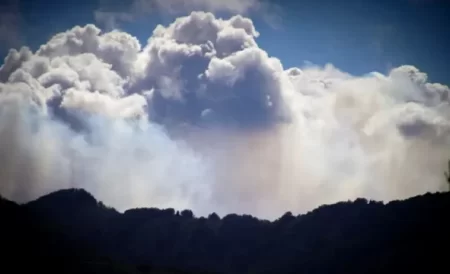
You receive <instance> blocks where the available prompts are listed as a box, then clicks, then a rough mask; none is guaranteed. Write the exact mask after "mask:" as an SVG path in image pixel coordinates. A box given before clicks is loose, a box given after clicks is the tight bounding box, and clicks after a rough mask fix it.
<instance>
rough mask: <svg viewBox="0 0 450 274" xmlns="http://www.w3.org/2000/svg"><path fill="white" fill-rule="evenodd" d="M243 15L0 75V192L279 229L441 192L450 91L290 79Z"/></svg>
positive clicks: (61, 50) (97, 39) (73, 52)
mask: <svg viewBox="0 0 450 274" xmlns="http://www.w3.org/2000/svg"><path fill="white" fill-rule="evenodd" d="M258 36H259V33H258V32H257V30H256V29H255V27H254V25H253V22H252V20H251V19H249V18H245V17H242V16H233V17H230V18H228V19H220V18H216V17H215V16H214V15H213V14H212V13H208V12H193V13H191V14H189V15H188V16H184V17H180V18H178V19H176V20H175V21H174V22H173V23H172V24H170V25H168V26H162V25H159V26H157V27H156V28H155V30H154V31H153V33H152V35H151V36H150V38H149V39H148V42H147V44H146V45H144V46H141V45H140V43H139V41H138V40H137V39H136V38H135V37H133V36H132V35H130V34H128V33H125V32H121V31H118V30H114V31H111V32H102V31H101V30H100V29H99V28H97V27H96V26H94V25H87V26H84V27H80V26H77V27H74V28H73V29H71V30H68V31H66V32H64V33H60V34H57V35H55V36H54V37H53V38H52V39H50V41H49V42H47V43H46V44H45V45H42V46H41V47H40V49H38V50H37V51H36V52H31V51H30V50H29V49H26V48H23V49H21V50H20V51H16V50H11V51H10V53H9V55H8V56H7V57H6V59H5V63H4V65H3V66H2V67H1V68H0V81H1V83H0V120H1V121H0V140H1V143H0V157H1V159H0V160H1V163H2V165H1V168H0V178H1V184H0V192H1V193H2V195H5V196H6V197H7V198H12V199H14V200H17V201H27V200H30V199H34V198H36V197H38V196H40V195H43V194H45V193H48V192H50V191H54V190H57V189H60V188H67V187H83V188H86V189H87V190H88V191H90V192H92V193H93V194H94V195H95V196H96V197H97V198H98V199H100V200H102V201H104V202H105V203H106V204H109V205H112V206H114V207H117V208H118V209H120V210H123V209H126V208H130V207H137V206H139V207H140V206H158V207H175V208H178V209H181V208H191V209H193V210H194V212H195V213H196V214H198V215H202V214H207V213H210V212H212V211H216V212H218V213H219V214H225V213H230V212H237V213H250V214H256V215H257V216H259V217H264V218H275V217H278V216H279V215H281V214H282V213H283V212H284V211H288V210H290V211H293V212H296V213H301V212H305V211H308V210H311V209H313V208H314V207H317V206H319V205H320V204H323V203H333V202H337V201H341V200H348V199H355V198H357V197H365V198H369V199H375V200H383V201H389V200H393V199H403V198H407V197H410V196H414V195H418V194H422V193H424V192H427V191H432V192H434V191H442V190H444V189H445V180H444V177H443V171H444V170H445V168H446V163H447V162H446V161H447V159H448V158H449V157H450V153H449V152H448V150H447V148H448V146H449V144H450V143H449V142H450V139H449V137H450V135H449V129H450V112H449V109H450V108H449V98H448V92H449V88H448V87H447V86H444V85H441V84H437V83H429V82H428V81H427V75H426V74H425V73H423V72H421V71H419V70H418V69H417V68H415V67H413V66H409V65H405V66H401V67H398V68H395V69H393V70H392V71H391V72H390V73H388V74H387V75H382V74H380V73H376V72H374V73H371V74H368V75H364V76H354V75H350V74H348V73H346V72H343V71H340V70H339V69H337V68H335V67H334V66H332V65H331V64H330V65H326V66H324V67H319V66H313V65H310V66H305V67H301V68H288V69H286V68H284V67H283V65H282V63H281V61H280V60H279V59H277V58H275V57H271V56H269V55H268V54H267V52H265V51H264V50H263V49H261V48H260V47H259V46H258V43H257V42H256V38H257V37H258Z"/></svg>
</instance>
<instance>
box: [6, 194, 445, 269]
mask: <svg viewBox="0 0 450 274" xmlns="http://www.w3.org/2000/svg"><path fill="white" fill-rule="evenodd" d="M449 212H450V193H438V194H426V195H422V196H417V197H414V198H410V199H408V200H404V201H395V202H391V203H388V204H386V205H385V204H382V203H378V202H368V201H366V200H364V199H358V200H356V201H353V202H341V203H337V204H334V205H327V206H322V207H319V208H317V209H315V210H313V211H312V212H309V213H307V214H304V215H299V216H292V215H291V214H290V213H286V214H285V215H284V216H282V217H281V218H279V219H278V220H276V221H274V222H269V221H265V220H258V219H257V218H254V217H252V216H248V215H244V216H238V215H234V214H232V215H227V216H225V217H224V218H222V219H221V218H219V217H218V216H217V215H216V214H211V215H210V216H209V217H208V218H195V217H194V216H193V214H192V212H191V211H189V210H185V211H182V212H175V210H173V209H165V210H159V209H154V208H142V209H131V210H128V211H126V212H124V213H119V212H117V211H115V210H114V209H111V208H107V207H105V206H104V205H103V204H102V203H101V202H98V201H96V199H95V198H94V197H93V196H92V195H90V194H89V193H87V192H86V191H84V190H81V189H68V190H61V191H57V192H54V193H51V194H49V195H46V196H43V197H41V198H39V199H37V200H35V201H33V202H30V203H28V204H24V205H18V204H15V203H13V202H10V201H7V200H5V199H1V200H0V216H1V226H0V232H1V235H2V237H3V239H2V249H3V251H4V252H3V253H4V254H6V255H4V256H3V259H4V262H6V263H7V264H8V263H9V264H11V266H13V267H14V269H15V270H16V271H15V272H22V271H25V270H27V269H33V270H34V271H36V270H37V269H42V270H44V271H47V272H48V271H52V270H55V271H58V272H60V273H143V272H147V273H180V272H179V270H169V268H173V269H184V270H188V271H191V273H200V272H199V271H206V270H207V271H212V272H215V273H346V274H348V273H394V272H397V271H401V272H405V271H412V270H417V269H418V268H422V269H424V270H427V271H428V272H430V271H431V272H437V271H439V272H441V270H438V269H439V268H440V267H445V266H446V263H445V262H446V259H448V255H447V254H448V252H447V251H446V249H447V248H448V247H449V246H450V245H449V243H450V224H448V222H447V221H448V220H447V218H448V216H449ZM14 260H18V262H19V263H17V262H15V261H14ZM21 262H23V263H21ZM138 266H139V267H138ZM157 268H158V269H159V270H157ZM152 269H153V270H152ZM155 271H156V272H155ZM158 271H159V272H158ZM161 271H162V272H161ZM443 271H445V269H444V270H443Z"/></svg>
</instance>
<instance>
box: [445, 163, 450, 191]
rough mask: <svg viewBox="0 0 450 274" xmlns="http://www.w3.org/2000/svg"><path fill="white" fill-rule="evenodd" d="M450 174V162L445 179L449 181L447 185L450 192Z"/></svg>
mask: <svg viewBox="0 0 450 274" xmlns="http://www.w3.org/2000/svg"><path fill="white" fill-rule="evenodd" d="M449 172H450V160H449V161H448V172H447V171H445V179H447V184H448V188H449V191H450V174H449Z"/></svg>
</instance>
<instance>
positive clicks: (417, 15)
mask: <svg viewBox="0 0 450 274" xmlns="http://www.w3.org/2000/svg"><path fill="white" fill-rule="evenodd" d="M3 2H4V4H3V5H5V6H10V7H11V6H12V7H13V8H9V9H10V10H13V12H14V13H15V17H17V20H18V21H17V23H18V24H14V26H13V28H17V36H18V37H17V38H12V39H11V40H16V41H14V42H13V45H14V43H15V45H14V46H15V47H18V46H19V45H28V46H31V47H32V48H34V49H36V48H37V47H38V46H40V45H41V44H43V43H45V42H46V41H47V40H48V39H49V38H50V37H51V36H52V35H54V34H55V33H57V32H61V31H65V30H67V29H69V28H71V27H72V26H74V25H85V24H87V23H97V24H99V26H101V27H107V26H106V25H105V24H102V22H104V21H101V20H100V21H101V22H99V21H98V20H97V21H96V20H95V13H96V11H97V12H98V11H105V12H122V11H123V10H126V9H128V10H129V9H130V8H129V7H130V6H131V5H132V3H133V1H132V0H129V1H127V0H122V1H121V0H115V1H86V0H82V1H63V2H60V3H54V1H50V0H39V1H32V0H20V1H19V0H9V1H3ZM8 2H10V3H13V4H7V3H8ZM231 2H232V1H231ZM115 3H117V4H115ZM268 3H269V4H270V5H271V7H270V9H269V11H268V12H266V13H268V15H261V14H260V13H258V12H253V14H250V15H251V17H252V18H254V21H255V25H256V26H257V28H258V31H259V32H261V33H262V34H261V36H260V37H259V38H258V43H259V44H260V45H261V47H263V48H264V49H265V50H266V51H267V52H269V54H270V55H273V56H277V57H278V58H280V59H281V60H282V61H283V64H286V66H288V67H292V66H299V65H302V64H303V63H304V62H307V61H309V62H312V63H314V64H320V65H324V64H326V63H332V64H335V65H336V66H337V67H339V68H341V69H343V70H344V71H347V72H349V73H352V74H365V73H369V72H372V71H381V72H387V71H388V70H389V69H391V68H392V67H396V66H399V65H402V64H413V65H416V66H418V67H420V68H422V70H424V71H427V73H428V76H429V77H430V79H431V80H432V81H435V82H440V83H445V84H449V83H450V79H449V76H448V75H449V74H448V71H449V70H450V62H449V56H448V47H447V45H448V43H449V39H450V38H449V37H450V36H449V35H448V31H447V30H446V28H445V27H444V26H447V25H449V24H450V19H449V17H448V16H447V15H448V13H449V12H450V2H449V1H446V0H394V1H391V0H381V1H364V0H346V1H339V2H336V1H332V0H318V1H309V0H299V1H283V0H278V1H271V2H268ZM177 15H179V14H175V15H174V14H168V13H164V14H162V13H158V12H150V11H149V12H148V13H147V14H145V15H142V16H140V17H139V18H135V19H134V20H133V21H131V22H130V21H128V20H124V21H122V22H121V23H119V25H118V26H120V27H121V28H123V30H124V31H129V32H130V33H132V34H133V35H135V36H136V37H137V38H138V39H139V40H140V41H141V42H142V43H143V42H145V41H146V40H147V39H148V37H149V35H150V34H151V32H152V31H153V29H154V28H155V26H156V25H157V24H159V23H162V22H165V23H169V22H171V21H172V20H173V18H175V17H176V16H177ZM267 17H270V18H271V19H269V20H267ZM5 21H6V20H5ZM117 21H120V20H117ZM16 25H18V27H17V26H16ZM5 48H7V49H9V46H8V47H5V46H4V47H3V49H2V56H4V55H5V54H6V52H5V51H6V50H7V49H5ZM2 59H3V58H2Z"/></svg>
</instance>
